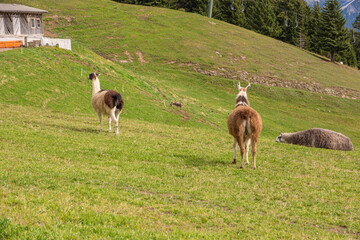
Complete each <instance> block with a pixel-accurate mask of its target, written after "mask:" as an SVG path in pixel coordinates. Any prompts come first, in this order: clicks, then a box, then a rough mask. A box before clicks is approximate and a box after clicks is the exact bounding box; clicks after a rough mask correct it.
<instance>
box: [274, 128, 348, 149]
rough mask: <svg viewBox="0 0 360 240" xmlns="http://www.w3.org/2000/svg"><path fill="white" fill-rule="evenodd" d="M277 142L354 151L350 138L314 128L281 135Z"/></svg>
mask: <svg viewBox="0 0 360 240" xmlns="http://www.w3.org/2000/svg"><path fill="white" fill-rule="evenodd" d="M276 142H282V143H290V144H298V145H303V146H306V147H316V148H327V149H334V150H343V151H352V150H354V146H353V144H352V142H351V140H350V138H348V137H346V136H344V135H343V134H341V133H337V132H334V131H331V130H328V129H322V128H312V129H309V130H305V131H301V132H295V133H281V134H280V136H278V137H277V138H276Z"/></svg>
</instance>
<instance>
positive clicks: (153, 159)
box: [0, 1, 360, 239]
mask: <svg viewBox="0 0 360 240" xmlns="http://www.w3.org/2000/svg"><path fill="white" fill-rule="evenodd" d="M21 2H22V3H25V4H26V3H28V4H29V5H31V6H34V7H39V8H45V9H47V10H49V11H50V15H51V16H53V15H54V14H57V15H58V16H60V18H59V19H58V22H56V25H55V29H54V31H56V32H59V33H63V34H68V35H70V36H72V37H74V38H76V39H78V40H80V42H79V41H75V42H73V51H72V52H69V51H65V50H61V49H56V48H49V47H47V48H37V49H24V51H23V53H21V51H20V50H13V51H8V52H3V53H1V54H0V63H1V66H2V70H1V73H0V91H1V93H2V94H1V95H0V188H1V189H0V239H1V238H2V239H8V238H14V239H24V238H25V239H83V238H101V239H114V238H119V239H124V238H129V239H167V238H171V239H179V238H180V239H188V238H194V239H197V238H206V239H224V238H225V239H226V238H228V239H244V238H245V239H248V238H256V239H262V238H270V239H275V238H294V239H302V238H311V239H314V238H322V239H324V238H325V239H328V238H332V239H337V238H341V239H344V238H345V239H356V238H359V233H360V225H359V223H360V219H359V216H360V214H359V213H360V203H359V201H358V196H359V189H358V187H357V186H358V182H359V170H360V168H359V161H360V159H359V153H360V152H359V145H360V136H359V124H358V123H359V121H360V111H359V110H358V109H359V105H360V104H359V100H350V99H342V98H335V97H330V96H326V95H321V94H315V93H310V92H306V91H300V90H292V89H282V88H277V87H267V86H261V85H253V86H252V87H251V88H250V90H249V93H248V94H249V99H250V103H251V105H252V106H253V107H254V108H255V109H256V110H257V111H258V112H259V113H260V114H261V116H262V118H263V123H264V129H263V132H262V134H261V137H260V142H259V146H258V158H257V166H258V168H257V169H256V170H255V171H254V170H252V169H251V166H245V168H244V169H242V170H239V169H238V168H236V166H235V165H232V164H231V161H232V146H231V145H232V139H231V137H230V135H228V133H227V127H226V119H227V116H228V114H229V113H230V111H231V110H232V108H233V106H234V99H235V94H236V89H235V86H234V82H233V80H230V79H226V78H221V77H214V76H206V75H202V74H199V73H196V72H194V71H193V70H192V67H191V66H190V67H189V66H178V65H173V64H163V63H165V62H166V61H168V60H174V59H175V60H177V61H178V62H179V63H181V62H188V61H190V62H192V63H199V64H201V65H202V66H203V67H208V68H210V69H211V68H214V67H215V68H216V67H217V66H223V65H228V64H229V66H230V67H231V64H230V62H229V61H228V60H224V59H225V58H220V57H219V59H220V60H219V59H218V60H216V61H213V60H211V59H212V58H211V55H207V54H208V53H210V52H213V51H219V52H221V51H222V49H223V48H224V49H228V46H230V45H229V44H223V45H222V44H219V42H221V41H220V40H219V38H218V37H216V36H217V35H218V34H219V36H220V38H221V39H225V40H226V41H229V42H230V41H233V42H236V41H239V38H236V37H234V39H227V38H226V36H228V34H227V33H226V32H229V31H231V33H233V34H234V35H235V36H237V35H238V36H241V38H244V39H247V41H245V40H244V42H242V43H243V45H246V49H248V50H247V51H248V52H247V55H246V56H247V58H246V59H247V60H248V63H246V64H244V65H241V67H242V68H244V69H247V70H248V71H250V70H249V68H253V71H254V72H256V73H261V72H268V71H269V72H271V71H273V72H274V73H275V74H284V77H285V78H287V77H289V78H290V79H291V78H292V77H294V76H295V75H296V74H295V73H296V71H297V70H296V68H295V67H289V69H288V70H287V71H283V72H282V71H281V69H280V70H279V66H280V65H281V64H284V62H287V61H289V59H287V58H288V57H287V54H288V56H291V59H293V58H292V57H294V56H295V58H296V57H299V56H301V58H304V61H305V62H302V64H305V65H303V67H304V68H309V69H310V70H309V71H310V72H311V71H314V72H312V73H309V74H314V75H313V76H314V79H316V80H318V81H319V82H321V83H323V84H324V85H326V84H325V83H324V82H322V81H323V80H324V78H322V77H320V73H321V74H323V73H326V72H328V74H327V75H326V74H324V77H328V78H329V79H330V80H329V81H330V83H331V84H334V85H335V86H338V85H341V84H342V82H337V81H335V80H336V78H338V79H342V80H341V81H343V80H344V79H345V80H346V81H348V86H349V88H353V89H357V88H358V85H356V84H358V79H356V76H357V75H356V74H358V73H356V71H354V73H355V75H354V74H353V75H351V74H347V73H345V72H344V71H343V70H342V68H338V67H334V66H333V65H327V64H326V63H323V62H321V61H320V62H318V60H317V58H313V57H311V56H309V55H307V54H306V53H303V52H302V51H299V50H296V49H295V48H293V47H289V46H288V45H286V44H283V43H278V42H274V41H273V40H271V39H268V38H263V37H261V36H260V35H256V34H254V33H251V32H248V31H245V30H242V29H239V28H234V27H233V26H231V25H228V24H224V23H221V22H216V25H213V24H210V23H208V19H206V18H202V17H200V16H198V15H195V14H187V13H182V12H176V11H169V10H166V9H157V8H146V7H141V6H130V5H123V4H117V3H114V2H111V1H87V2H86V3H85V2H82V1H71V2H70V1H56V2H55V1H54V2H53V1H51V2H48V1H46V2H45V1H36V2H31V3H30V2H28V1H21ZM74 6H76V7H74ZM85 10H86V11H85ZM84 12H86V15H82V13H84ZM104 12H106V13H107V14H106V16H105V15H104V14H101V17H102V20H100V13H104ZM139 14H140V15H141V16H139ZM146 14H148V15H149V17H148V18H145V16H143V15H146ZM61 16H66V17H71V16H73V17H75V20H70V22H69V21H67V20H66V19H65V18H61ZM81 16H83V17H81ZM179 16H180V17H179ZM181 16H183V17H181ZM194 19H196V20H198V21H199V23H201V24H200V25H194V24H191V21H193V20H194ZM47 21H49V22H50V21H52V20H51V18H50V17H49V18H48V20H47ZM101 21H105V22H107V23H108V24H106V25H104V26H102V25H100V27H99V26H98V25H99V24H100V22H101ZM115 21H116V22H118V25H116V26H117V27H112V26H113V25H111V23H114V22H115ZM91 24H94V26H98V28H97V29H95V28H93V27H94V26H93V25H91ZM96 24H97V25H96ZM207 24H208V25H209V26H216V27H217V28H218V29H217V34H215V33H214V34H213V36H212V38H209V35H208V34H207V33H206V31H203V27H204V26H207ZM180 25H181V26H182V27H181V29H182V30H183V32H181V33H180V32H179V31H176V30H177V29H178V28H179V26H180ZM101 26H102V27H101ZM164 26H166V27H164ZM124 28H125V29H127V30H126V31H124ZM144 29H145V30H146V31H144ZM160 30H161V31H160ZM118 31H120V32H118ZM159 35H161V36H162V37H163V38H164V39H165V38H166V39H167V40H169V38H170V39H171V38H174V42H172V43H170V42H169V41H165V40H164V41H162V40H161V38H160V40H159V41H156V39H159V38H158V37H159ZM109 36H111V37H117V38H118V39H113V38H111V39H110V38H106V37H109ZM189 36H190V37H191V38H189ZM257 37H259V39H260V40H259V41H263V42H264V45H261V44H260V45H258V42H256V43H257V44H255V45H254V44H250V43H251V41H254V38H255V39H256V38H257ZM104 38H105V39H109V40H106V41H104V40H103V39H104ZM225 40H224V41H225ZM82 42H83V43H86V45H88V46H89V47H90V48H91V49H93V50H95V52H98V51H101V52H103V53H104V52H105V53H106V54H107V55H106V56H111V57H112V58H113V57H114V56H115V55H114V56H113V55H111V54H118V57H119V59H121V58H123V57H124V56H123V55H121V54H123V51H124V49H128V50H129V51H130V52H131V53H132V54H134V52H136V50H141V51H142V52H143V53H144V55H145V59H146V60H149V63H147V64H140V63H138V62H137V60H136V61H135V62H133V63H129V64H127V65H123V64H119V63H117V62H116V61H110V60H107V59H105V58H103V57H101V56H99V55H97V54H95V53H94V52H93V51H92V50H91V49H89V48H87V47H86V46H84V45H82V44H81V43H82ZM175 42H176V43H178V44H174V43H175ZM100 45H101V46H100ZM125 45H127V46H125ZM195 45H196V47H194V46H195ZM227 45H228V46H227ZM269 45H271V46H273V47H275V46H276V48H275V50H276V51H278V52H281V53H283V54H281V55H282V56H283V57H284V59H283V58H282V57H276V59H277V60H278V62H279V64H280V65H276V61H274V59H273V58H272V59H271V58H269V59H268V57H269V56H270V55H269V54H271V52H272V51H269V52H267V48H266V47H265V46H269ZM234 46H235V44H234ZM236 46H238V45H237V44H236ZM194 49H196V50H194ZM218 49H220V50H218ZM244 49H245V48H244ZM251 49H253V50H251ZM254 49H255V51H257V52H254ZM259 49H260V50H262V52H264V53H259V51H258V50H259ZM200 50H201V51H200ZM244 51H245V50H244ZM234 52H235V51H234ZM240 52H241V51H240ZM300 52H301V54H300ZM233 54H235V53H233ZM236 54H238V51H236ZM302 54H304V55H302ZM265 55H266V57H265ZM297 55H299V56H297ZM134 56H135V55H134ZM209 56H210V57H209ZM251 56H253V57H251ZM112 58H110V59H112ZM256 59H257V60H259V61H258V62H256V61H255V60H256ZM113 60H114V59H113ZM252 61H254V62H253V63H252ZM267 61H269V62H270V61H271V62H272V64H275V65H276V66H275V67H274V69H272V68H270V67H269V66H266V62H267ZM283 61H284V62H283ZM291 61H293V60H291ZM299 61H300V60H299ZM313 61H315V62H316V63H321V64H319V65H317V67H315V68H314V66H313V65H312V63H313ZM261 63H264V65H263V64H261ZM234 65H236V64H235V63H234ZM248 67H249V68H248ZM81 69H84V71H83V76H81ZM311 69H313V70H311ZM314 69H317V70H316V71H315V70H314ZM346 69H347V68H346ZM90 71H96V72H100V73H102V76H100V81H101V85H102V88H111V89H116V90H118V91H119V92H120V93H121V94H122V95H123V96H124V99H125V112H124V113H123V114H122V115H121V117H120V135H119V136H116V135H115V134H114V133H108V132H106V131H104V132H102V133H99V132H98V128H99V123H98V119H97V117H96V114H95V113H94V111H93V109H92V107H91V103H90V98H91V85H90V82H89V81H88V80H86V77H87V76H86V74H87V73H89V72H90ZM346 71H350V73H353V70H352V69H347V70H346ZM332 75H334V76H332ZM339 76H341V78H340V77H339ZM330 83H329V84H330ZM159 90H160V91H161V93H163V94H165V96H166V97H163V96H162V95H161V93H160V92H159ZM173 100H179V101H181V102H183V103H184V104H185V106H184V110H183V111H180V110H178V109H176V108H170V107H169V106H168V104H169V102H170V101H173ZM164 104H165V105H164ZM105 126H106V124H105ZM311 127H323V128H328V129H332V130H335V131H338V132H342V133H343V134H345V135H347V136H348V137H350V138H351V140H352V142H353V143H354V146H355V151H353V152H341V151H332V150H325V149H314V148H306V147H301V146H294V145H286V144H276V143H275V142H274V140H275V138H276V136H277V135H278V134H279V133H280V132H292V131H299V130H304V129H308V128H311ZM105 129H106V127H105Z"/></svg>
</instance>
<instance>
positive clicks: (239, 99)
mask: <svg viewBox="0 0 360 240" xmlns="http://www.w3.org/2000/svg"><path fill="white" fill-rule="evenodd" d="M237 106H248V107H250V103H249V100H248V99H247V96H246V94H239V95H237V96H236V104H235V107H237Z"/></svg>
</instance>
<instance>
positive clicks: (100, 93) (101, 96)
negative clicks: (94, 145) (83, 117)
mask: <svg viewBox="0 0 360 240" xmlns="http://www.w3.org/2000/svg"><path fill="white" fill-rule="evenodd" d="M98 76H100V74H96V73H90V74H89V76H88V79H90V80H91V81H92V99H91V104H92V106H93V108H94V109H95V111H96V113H97V115H98V117H99V120H100V131H102V115H105V116H107V117H108V120H109V132H111V120H112V121H113V122H114V123H115V130H114V132H115V133H116V134H119V116H120V114H121V112H122V109H123V107H124V100H123V99H122V97H121V95H120V94H119V93H118V92H116V91H114V90H101V89H100V81H99V78H98Z"/></svg>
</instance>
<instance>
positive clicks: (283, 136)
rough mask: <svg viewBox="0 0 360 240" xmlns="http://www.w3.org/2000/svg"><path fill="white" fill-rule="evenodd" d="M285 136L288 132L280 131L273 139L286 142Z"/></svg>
mask: <svg viewBox="0 0 360 240" xmlns="http://www.w3.org/2000/svg"><path fill="white" fill-rule="evenodd" d="M286 136H288V133H281V134H280V135H279V136H278V137H277V138H276V140H275V142H281V143H286V140H285V139H286Z"/></svg>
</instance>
